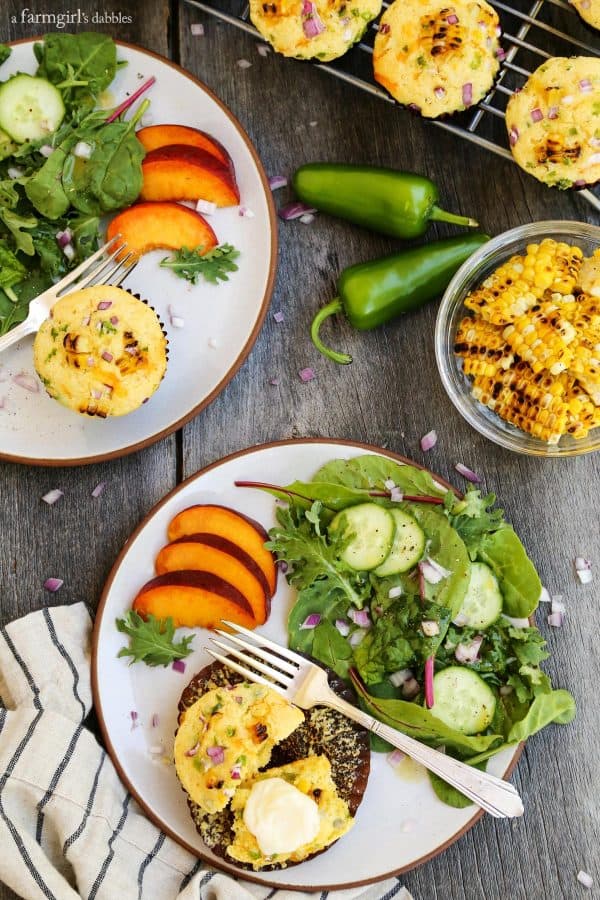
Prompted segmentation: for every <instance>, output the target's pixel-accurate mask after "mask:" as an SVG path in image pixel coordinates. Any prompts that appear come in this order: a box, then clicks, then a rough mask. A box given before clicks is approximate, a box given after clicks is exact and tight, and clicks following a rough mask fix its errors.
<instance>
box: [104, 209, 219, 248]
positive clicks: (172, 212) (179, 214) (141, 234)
mask: <svg viewBox="0 0 600 900" xmlns="http://www.w3.org/2000/svg"><path fill="white" fill-rule="evenodd" d="M116 234H120V235H121V237H122V238H123V240H124V241H127V251H126V252H129V251H130V250H133V252H134V253H136V254H137V255H138V256H141V255H142V254H143V253H148V252H149V251H150V250H156V249H158V248H159V247H160V248H163V249H165V250H180V249H181V248H182V247H188V248H190V249H193V248H194V247H202V253H203V254H204V253H208V251H209V250H212V249H213V247H216V246H217V244H218V240H217V236H216V234H215V233H214V231H213V230H212V228H211V227H210V225H209V224H208V222H207V221H206V220H205V219H203V218H202V216H201V215H200V214H199V213H197V212H196V211H195V210H193V209H188V207H187V206H182V205H181V204H180V203H175V202H163V203H135V204H134V205H133V206H130V207H129V208H128V209H124V210H123V212H121V213H119V214H118V215H117V216H115V217H114V219H112V221H111V222H110V224H109V226H108V228H107V230H106V239H107V240H110V239H111V238H112V237H114V236H115V235H116Z"/></svg>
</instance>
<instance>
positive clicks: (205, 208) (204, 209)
mask: <svg viewBox="0 0 600 900" xmlns="http://www.w3.org/2000/svg"><path fill="white" fill-rule="evenodd" d="M216 211H217V204H216V203H213V202H212V201H211V200H198V201H197V203H196V212H199V213H202V214H203V215H205V216H212V215H213V214H214V213H215V212H216Z"/></svg>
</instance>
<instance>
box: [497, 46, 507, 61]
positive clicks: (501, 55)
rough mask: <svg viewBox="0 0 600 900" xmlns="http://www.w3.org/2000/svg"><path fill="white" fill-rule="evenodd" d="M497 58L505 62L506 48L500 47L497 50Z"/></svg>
mask: <svg viewBox="0 0 600 900" xmlns="http://www.w3.org/2000/svg"><path fill="white" fill-rule="evenodd" d="M496 59H497V60H498V62H504V60H505V59H506V50H504V48H503V47H498V49H497V50H496Z"/></svg>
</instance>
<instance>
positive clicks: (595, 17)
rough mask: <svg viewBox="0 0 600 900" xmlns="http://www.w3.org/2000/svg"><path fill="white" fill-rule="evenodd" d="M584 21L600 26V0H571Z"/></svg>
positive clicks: (594, 26) (593, 26)
mask: <svg viewBox="0 0 600 900" xmlns="http://www.w3.org/2000/svg"><path fill="white" fill-rule="evenodd" d="M569 2H570V3H571V4H572V5H573V6H574V7H575V9H576V10H577V12H578V13H579V15H580V16H581V18H582V19H583V21H584V22H587V24H588V25H591V26H592V28H600V0H569Z"/></svg>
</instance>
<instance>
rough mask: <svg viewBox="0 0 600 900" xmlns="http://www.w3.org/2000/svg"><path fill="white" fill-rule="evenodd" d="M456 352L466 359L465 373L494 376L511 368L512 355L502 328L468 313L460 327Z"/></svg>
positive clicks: (464, 361) (455, 346)
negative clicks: (472, 317)
mask: <svg viewBox="0 0 600 900" xmlns="http://www.w3.org/2000/svg"><path fill="white" fill-rule="evenodd" d="M454 352H455V353H456V355H457V356H462V358H463V372H464V373H465V375H487V376H492V375H494V374H495V373H496V372H497V371H498V369H508V368H510V366H511V365H512V362H513V355H512V353H511V351H510V347H509V346H508V344H507V343H506V341H505V340H504V338H503V337H502V329H501V328H499V327H496V326H495V325H490V323H489V322H485V321H484V320H483V319H471V318H469V317H468V316H466V317H465V318H464V319H463V320H462V322H461V323H460V325H459V327H458V331H457V333H456V342H455V344H454Z"/></svg>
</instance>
